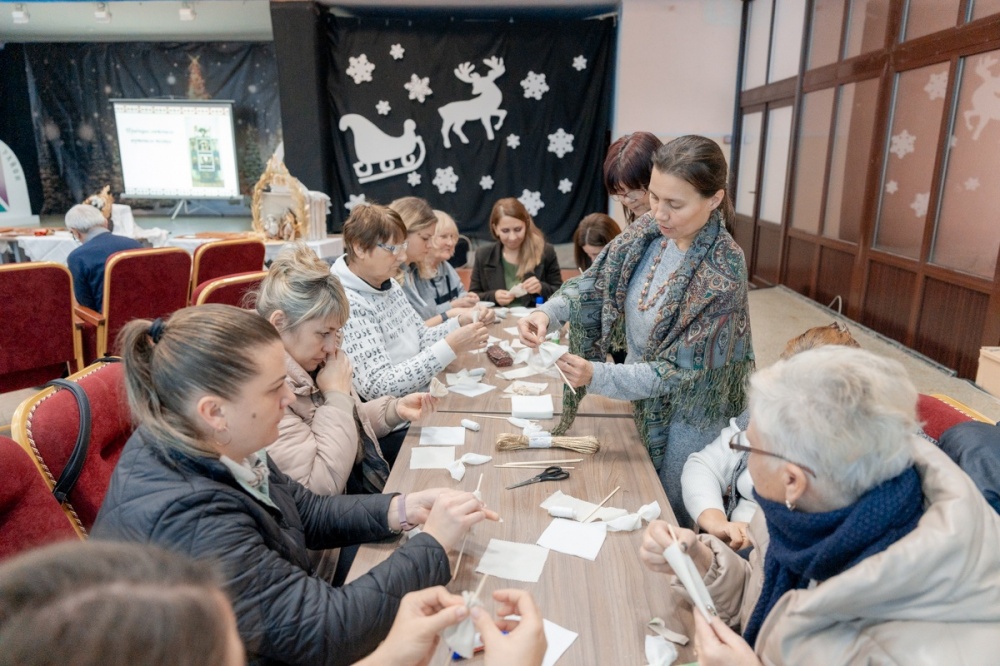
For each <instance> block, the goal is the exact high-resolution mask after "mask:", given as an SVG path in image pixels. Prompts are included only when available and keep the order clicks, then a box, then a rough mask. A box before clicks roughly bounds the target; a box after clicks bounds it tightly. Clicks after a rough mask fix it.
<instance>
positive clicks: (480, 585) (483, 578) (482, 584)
mask: <svg viewBox="0 0 1000 666" xmlns="http://www.w3.org/2000/svg"><path fill="white" fill-rule="evenodd" d="M489 577H490V575H489V574H483V577H482V579H480V581H479V587H477V588H476V593H475V594H473V595H472V600H471V601H470V602H469V607H470V608H471V607H472V605H473V604H474V603H475V602H476V601H478V600H479V593H480V592H482V591H483V586H484V585H486V579H487V578H489Z"/></svg>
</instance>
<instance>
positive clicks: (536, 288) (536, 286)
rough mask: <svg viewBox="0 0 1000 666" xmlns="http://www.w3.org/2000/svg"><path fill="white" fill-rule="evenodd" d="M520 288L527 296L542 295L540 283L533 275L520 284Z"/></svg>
mask: <svg viewBox="0 0 1000 666" xmlns="http://www.w3.org/2000/svg"><path fill="white" fill-rule="evenodd" d="M521 287H522V288H523V289H524V291H525V292H527V293H529V294H540V293H542V283H541V282H539V280H538V278H536V277H535V276H534V275H532V276H531V277H530V278H528V279H527V280H525V281H524V282H522V283H521Z"/></svg>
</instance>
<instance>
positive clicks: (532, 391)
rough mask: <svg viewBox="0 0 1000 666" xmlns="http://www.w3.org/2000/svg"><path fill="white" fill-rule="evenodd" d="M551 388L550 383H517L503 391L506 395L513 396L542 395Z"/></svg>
mask: <svg viewBox="0 0 1000 666" xmlns="http://www.w3.org/2000/svg"><path fill="white" fill-rule="evenodd" d="M548 387H549V383H548V382H544V383H543V382H525V381H520V380H518V381H516V382H514V383H512V384H511V385H510V386H508V387H507V388H505V389H504V390H503V392H504V393H510V394H513V395H541V394H542V392H543V391H544V390H545V389H547V388H548Z"/></svg>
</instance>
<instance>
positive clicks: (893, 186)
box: [885, 180, 899, 194]
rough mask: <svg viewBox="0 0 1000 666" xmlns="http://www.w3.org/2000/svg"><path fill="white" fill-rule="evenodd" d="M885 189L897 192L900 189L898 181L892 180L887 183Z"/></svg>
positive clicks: (890, 192)
mask: <svg viewBox="0 0 1000 666" xmlns="http://www.w3.org/2000/svg"><path fill="white" fill-rule="evenodd" d="M885 191H886V192H888V193H889V194H895V193H896V192H898V191H899V183H897V182H896V181H894V180H890V181H889V182H888V183H886V184H885Z"/></svg>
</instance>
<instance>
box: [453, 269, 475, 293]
mask: <svg viewBox="0 0 1000 666" xmlns="http://www.w3.org/2000/svg"><path fill="white" fill-rule="evenodd" d="M455 272H456V273H458V279H459V280H461V281H462V286H464V287H465V290H466V291H469V285H470V284H471V283H472V269H471V268H456V269H455Z"/></svg>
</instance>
